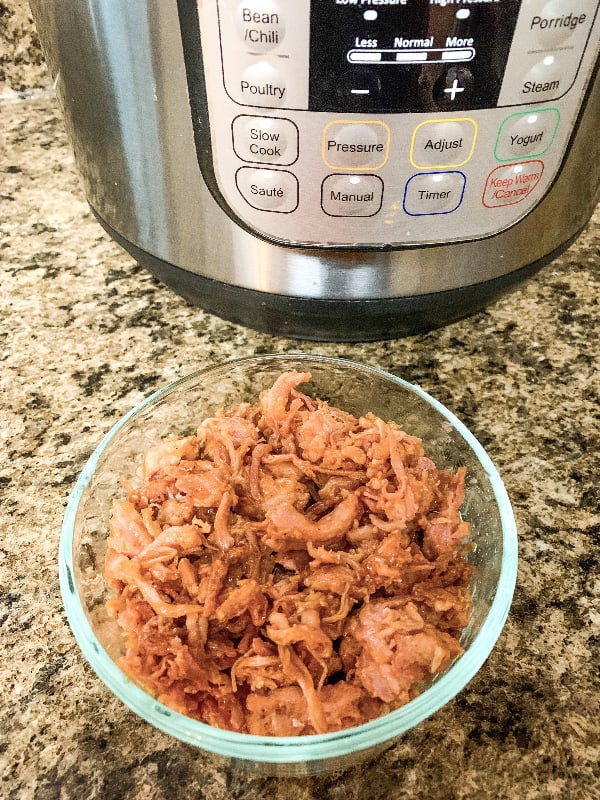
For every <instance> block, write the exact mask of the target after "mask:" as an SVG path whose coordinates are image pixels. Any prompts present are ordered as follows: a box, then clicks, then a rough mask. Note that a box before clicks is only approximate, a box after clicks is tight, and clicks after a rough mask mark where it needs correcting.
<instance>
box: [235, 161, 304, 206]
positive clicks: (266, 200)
mask: <svg viewBox="0 0 600 800" xmlns="http://www.w3.org/2000/svg"><path fill="white" fill-rule="evenodd" d="M235 182H236V186H237V188H238V191H239V193H240V194H241V195H242V197H243V198H244V200H245V201H246V202H247V203H248V204H249V205H251V206H252V208H257V209H258V210H259V211H275V212H278V213H280V214H289V213H291V212H292V211H295V209H296V208H297V207H298V179H297V178H296V176H295V175H293V174H292V173H291V172H288V171H287V170H283V169H262V168H256V169H255V168H254V167H240V169H238V171H237V172H236V174H235Z"/></svg>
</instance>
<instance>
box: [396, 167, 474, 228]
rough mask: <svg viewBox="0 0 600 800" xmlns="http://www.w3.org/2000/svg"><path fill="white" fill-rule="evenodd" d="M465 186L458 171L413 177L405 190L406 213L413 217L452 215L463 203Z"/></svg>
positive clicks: (464, 181) (462, 176)
mask: <svg viewBox="0 0 600 800" xmlns="http://www.w3.org/2000/svg"><path fill="white" fill-rule="evenodd" d="M465 184H466V178H465V176H464V175H463V173H462V172H458V171H452V172H426V173H423V174H419V175H413V176H412V178H409V180H408V181H407V183H406V187H405V189H404V211H405V212H406V213H407V214H410V215H411V216H412V217H421V216H428V215H430V214H450V213H451V212H452V211H456V209H457V208H458V207H459V205H460V204H461V203H462V199H463V194H464V192H465Z"/></svg>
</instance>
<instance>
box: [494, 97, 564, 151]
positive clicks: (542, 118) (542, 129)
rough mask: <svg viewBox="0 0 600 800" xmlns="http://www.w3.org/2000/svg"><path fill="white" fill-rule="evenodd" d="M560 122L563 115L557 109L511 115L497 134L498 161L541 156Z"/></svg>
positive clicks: (496, 149) (495, 149) (548, 145)
mask: <svg viewBox="0 0 600 800" xmlns="http://www.w3.org/2000/svg"><path fill="white" fill-rule="evenodd" d="M559 120H560V114H559V112H558V109H556V108H543V109H540V110H539V111H538V110H537V109H536V110H532V111H524V112H521V113H518V114H511V115H510V117H507V118H506V119H505V120H504V122H503V123H502V125H501V126H500V130H499V131H498V139H497V140H496V146H495V148H494V155H495V157H496V159H497V161H514V160H515V159H516V158H519V157H521V158H525V157H527V158H531V157H532V156H540V155H542V153H545V152H546V150H547V149H548V148H549V147H550V145H551V144H552V140H553V138H554V134H555V133H556V129H557V127H558V123H559Z"/></svg>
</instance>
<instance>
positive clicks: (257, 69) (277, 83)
mask: <svg viewBox="0 0 600 800" xmlns="http://www.w3.org/2000/svg"><path fill="white" fill-rule="evenodd" d="M286 94H287V89H286V83H285V78H284V76H283V75H282V73H281V72H280V70H278V69H276V68H275V67H274V66H273V65H272V64H270V63H269V62H268V61H259V62H257V63H256V64H252V66H250V67H247V68H246V69H245V70H244V72H243V73H242V75H241V77H240V81H239V94H238V97H235V98H234V100H237V101H238V102H240V103H242V104H244V105H248V106H259V107H260V106H264V107H265V108H280V107H281V106H284V105H285V101H286Z"/></svg>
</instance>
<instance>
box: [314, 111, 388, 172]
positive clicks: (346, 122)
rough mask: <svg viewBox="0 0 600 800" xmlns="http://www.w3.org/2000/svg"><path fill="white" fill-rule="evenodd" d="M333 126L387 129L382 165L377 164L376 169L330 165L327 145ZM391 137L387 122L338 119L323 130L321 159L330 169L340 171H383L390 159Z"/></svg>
mask: <svg viewBox="0 0 600 800" xmlns="http://www.w3.org/2000/svg"><path fill="white" fill-rule="evenodd" d="M332 125H363V126H364V125H380V126H381V127H382V128H385V130H386V132H387V142H386V148H385V153H384V154H383V161H382V162H381V163H380V164H377V166H374V167H366V166H364V165H363V166H359V167H348V166H346V165H344V164H342V165H341V166H334V165H333V164H330V163H329V161H327V159H326V158H325V143H326V141H327V130H328V129H329V128H330V127H331V126H332ZM391 135H392V132H391V130H390V127H389V125H388V124H387V123H385V122H381V121H380V120H362V119H336V120H333V121H332V122H328V123H327V125H326V126H325V127H324V128H323V140H322V143H321V158H322V159H323V163H324V164H325V165H326V166H327V167H329V169H339V170H343V171H344V172H358V171H359V170H362V171H363V172H364V171H365V170H368V171H374V170H377V169H381V167H383V165H384V164H385V163H386V161H387V160H388V158H389V157H390V138H391Z"/></svg>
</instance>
